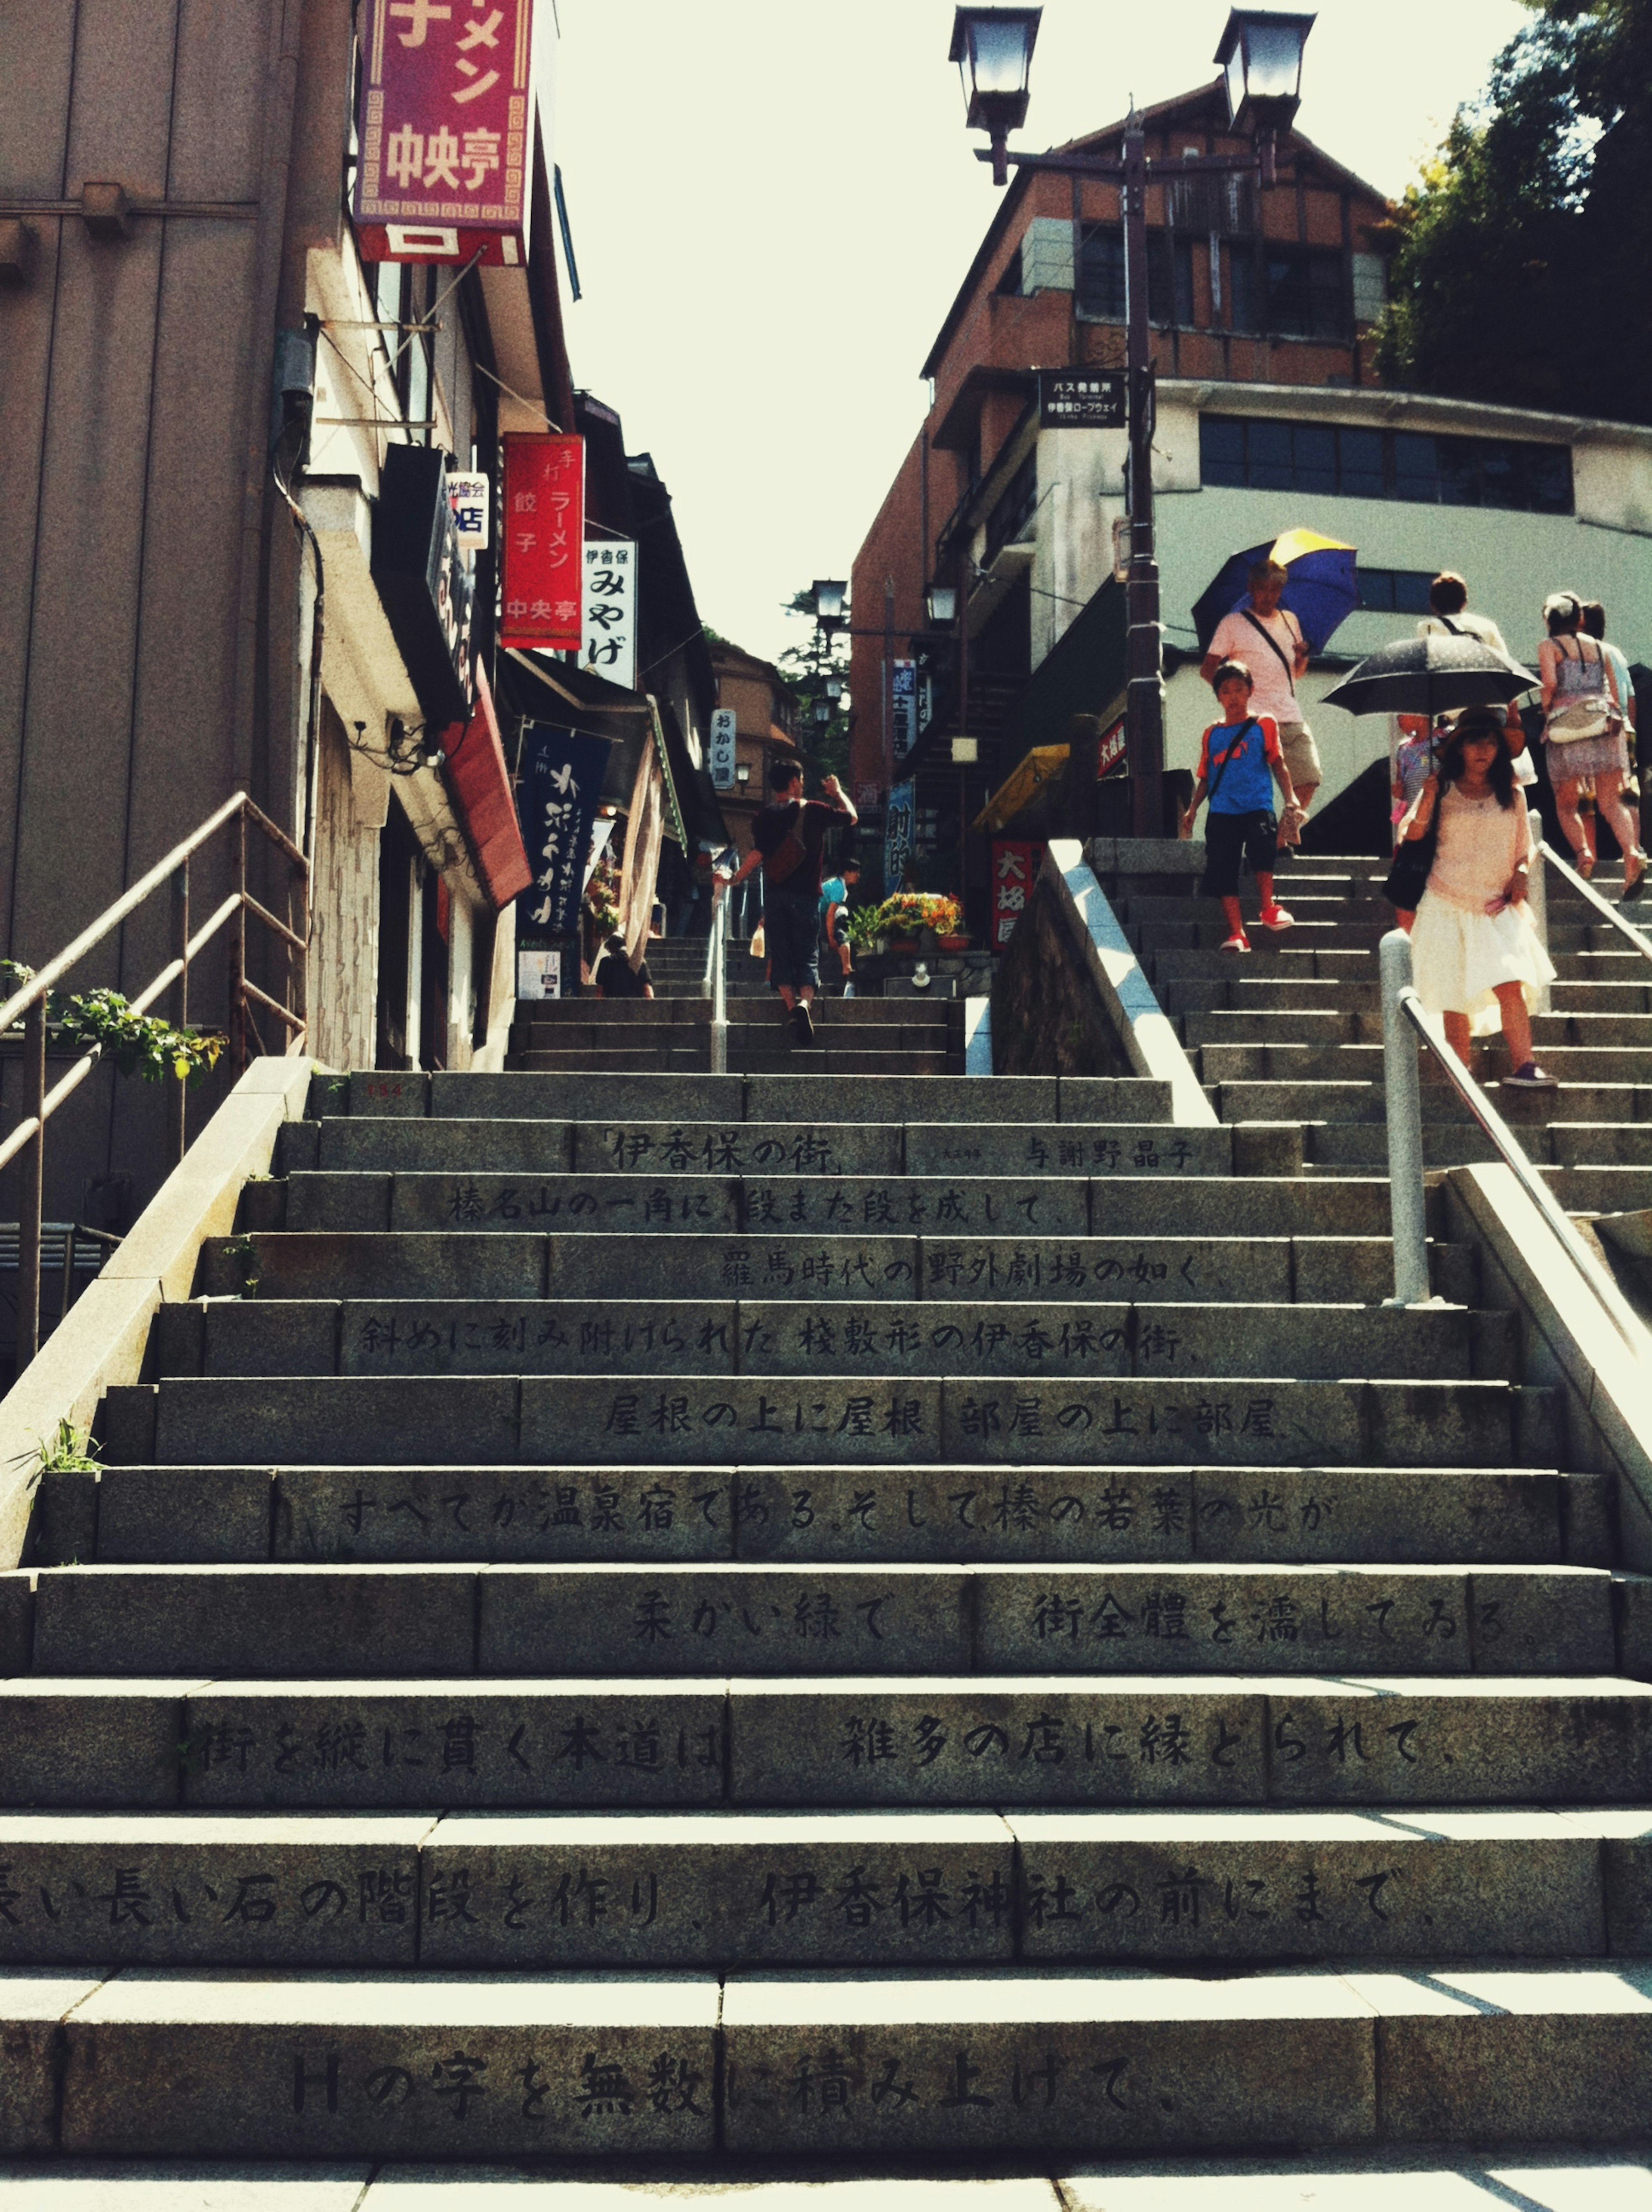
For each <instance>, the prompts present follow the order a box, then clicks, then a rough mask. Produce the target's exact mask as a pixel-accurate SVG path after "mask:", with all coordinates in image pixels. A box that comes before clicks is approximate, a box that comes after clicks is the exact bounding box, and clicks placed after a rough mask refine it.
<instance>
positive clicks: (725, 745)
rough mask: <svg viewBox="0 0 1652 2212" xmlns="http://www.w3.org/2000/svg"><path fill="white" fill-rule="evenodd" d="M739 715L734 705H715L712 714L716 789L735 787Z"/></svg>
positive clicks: (712, 772)
mask: <svg viewBox="0 0 1652 2212" xmlns="http://www.w3.org/2000/svg"><path fill="white" fill-rule="evenodd" d="M737 734H738V716H737V715H736V714H735V712H734V709H733V708H732V707H715V708H713V709H712V716H711V782H712V788H713V790H714V791H732V790H733V788H734V740H735V738H736V736H737Z"/></svg>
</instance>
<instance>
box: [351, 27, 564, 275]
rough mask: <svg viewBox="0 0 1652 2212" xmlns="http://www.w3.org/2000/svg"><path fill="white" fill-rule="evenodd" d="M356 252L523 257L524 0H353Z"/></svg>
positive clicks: (528, 41) (527, 96)
mask: <svg viewBox="0 0 1652 2212" xmlns="http://www.w3.org/2000/svg"><path fill="white" fill-rule="evenodd" d="M532 73H533V0H362V6H361V112H360V114H359V115H358V117H357V118H356V119H357V125H358V129H359V133H360V139H361V150H360V153H359V155H358V156H357V160H356V167H355V200H354V203H353V204H352V207H351V213H352V214H353V215H354V216H355V235H356V241H357V243H358V245H359V246H360V247H361V258H362V259H363V260H364V261H470V260H471V259H473V258H476V257H477V256H478V255H479V256H480V257H481V258H482V260H483V261H484V262H486V263H489V264H494V265H498V264H501V263H508V264H513V265H515V264H521V263H524V262H525V261H526V259H527V178H528V170H529V161H528V155H529V150H530V148H531V131H532V128H533V94H532V84H531V78H532Z"/></svg>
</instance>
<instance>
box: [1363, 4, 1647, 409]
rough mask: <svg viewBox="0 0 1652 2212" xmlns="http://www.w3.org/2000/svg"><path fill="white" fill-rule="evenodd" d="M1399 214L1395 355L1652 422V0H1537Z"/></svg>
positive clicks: (1391, 350) (1388, 365)
mask: <svg viewBox="0 0 1652 2212" xmlns="http://www.w3.org/2000/svg"><path fill="white" fill-rule="evenodd" d="M1534 13H1535V16H1536V20H1535V21H1534V22H1533V23H1532V24H1530V25H1529V26H1528V27H1527V28H1526V29H1524V30H1522V31H1521V32H1520V33H1518V35H1517V36H1516V37H1515V39H1514V40H1511V41H1510V43H1509V46H1506V47H1505V48H1504V49H1503V52H1502V53H1501V54H1499V55H1498V57H1497V61H1496V62H1495V64H1493V67H1492V70H1491V81H1490V82H1489V84H1488V86H1487V88H1486V90H1485V94H1483V95H1482V96H1481V97H1480V99H1479V100H1476V101H1474V102H1473V103H1471V104H1470V105H1468V106H1465V107H1463V108H1461V109H1460V110H1459V112H1458V113H1457V116H1456V118H1455V120H1454V122H1453V124H1452V125H1451V129H1450V131H1449V133H1448V135H1447V137H1446V140H1445V143H1444V144H1443V145H1442V147H1441V149H1440V150H1439V152H1438V154H1437V155H1436V156H1435V157H1434V158H1433V159H1432V160H1430V161H1429V162H1427V163H1426V164H1425V165H1424V168H1423V171H1422V173H1421V175H1420V177H1419V179H1418V182H1417V183H1416V184H1414V185H1412V186H1411V187H1410V188H1409V189H1408V190H1407V191H1406V195H1405V197H1404V199H1403V200H1402V201H1401V202H1400V205H1399V207H1398V208H1397V209H1396V210H1395V212H1394V218H1393V222H1392V224H1391V231H1392V237H1393V243H1394V247H1395V253H1394V263H1393V267H1392V289H1393V296H1392V299H1391V301H1390V304H1389V307H1388V313H1387V314H1386V315H1385V317H1384V319H1383V323H1382V331H1381V333H1380V340H1379V348H1378V355H1377V362H1378V366H1379V368H1381V370H1382V374H1383V375H1384V376H1385V377H1386V378H1387V379H1388V381H1390V382H1391V383H1394V384H1397V385H1403V386H1411V387H1412V388H1414V389H1419V390H1423V391H1428V392H1444V393H1448V394H1449V395H1451V396H1452V397H1454V398H1473V399H1485V400H1491V401H1499V402H1502V403H1503V404H1508V405H1514V406H1526V407H1540V408H1552V409H1556V410H1561V411H1564V412H1567V413H1576V414H1581V415H1596V416H1609V417H1616V418H1618V419H1619V420H1629V421H1633V422H1646V421H1652V378H1649V374H1648V370H1647V363H1648V360H1649V353H1652V295H1649V291H1648V288H1647V287H1646V285H1645V283H1644V282H1643V279H1642V275H1641V272H1642V271H1643V270H1644V269H1645V267H1646V265H1647V261H1648V257H1649V254H1652V0H1537V4H1535V6H1534Z"/></svg>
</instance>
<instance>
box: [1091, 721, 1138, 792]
mask: <svg viewBox="0 0 1652 2212" xmlns="http://www.w3.org/2000/svg"><path fill="white" fill-rule="evenodd" d="M1129 773H1130V768H1129V757H1128V753H1127V749H1126V743H1125V718H1124V716H1123V715H1122V714H1121V715H1120V716H1119V718H1118V720H1117V721H1115V722H1109V723H1108V726H1107V727H1106V729H1104V730H1103V731H1102V734H1101V736H1100V738H1098V739H1097V740H1096V781H1097V783H1100V782H1101V781H1102V779H1103V778H1104V777H1106V776H1109V775H1128V774H1129Z"/></svg>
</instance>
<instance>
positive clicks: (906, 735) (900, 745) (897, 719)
mask: <svg viewBox="0 0 1652 2212" xmlns="http://www.w3.org/2000/svg"><path fill="white" fill-rule="evenodd" d="M890 731H891V733H892V735H893V737H894V739H895V757H896V760H904V759H905V758H906V757H907V755H908V753H909V752H910V751H911V750H912V748H913V747H914V745H915V744H917V742H918V664H917V662H916V661H915V660H897V661H896V662H895V663H894V665H892V667H891V668H890Z"/></svg>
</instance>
